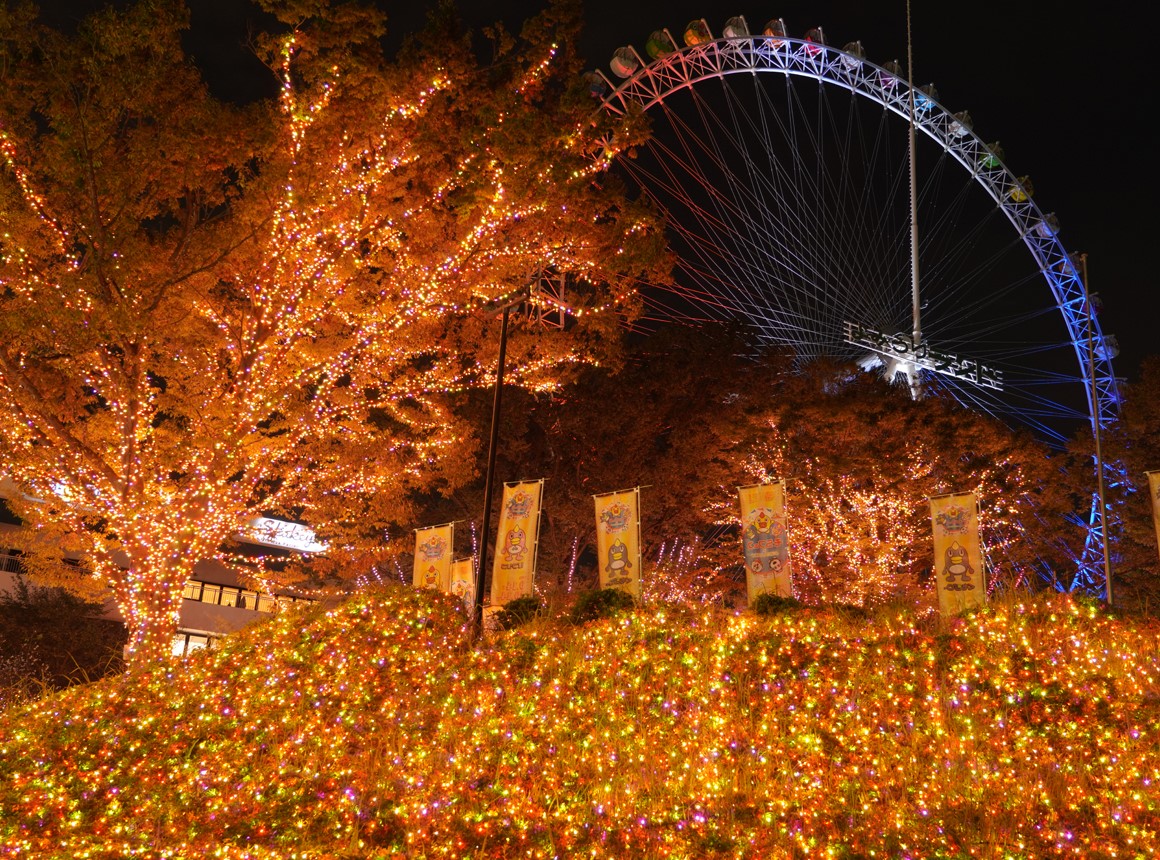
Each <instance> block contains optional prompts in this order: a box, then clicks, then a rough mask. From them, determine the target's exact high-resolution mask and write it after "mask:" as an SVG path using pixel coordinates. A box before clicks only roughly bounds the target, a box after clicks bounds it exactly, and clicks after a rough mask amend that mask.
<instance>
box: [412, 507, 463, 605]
mask: <svg viewBox="0 0 1160 860" xmlns="http://www.w3.org/2000/svg"><path fill="white" fill-rule="evenodd" d="M454 545H455V523H447V524H446V525H442V526H431V527H430V528H426V529H415V572H414V574H413V576H412V579H411V582H412V584H413V585H414V586H415V587H416V588H438V589H439V590H440V591H446V590H447V589H448V587H449V586H450V583H451V549H452V547H453V546H454Z"/></svg>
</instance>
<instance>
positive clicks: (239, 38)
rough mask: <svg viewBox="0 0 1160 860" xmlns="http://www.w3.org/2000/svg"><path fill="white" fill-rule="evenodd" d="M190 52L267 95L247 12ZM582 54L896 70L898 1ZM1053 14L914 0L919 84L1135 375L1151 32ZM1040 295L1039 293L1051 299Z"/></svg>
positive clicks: (596, 44) (1149, 290)
mask: <svg viewBox="0 0 1160 860" xmlns="http://www.w3.org/2000/svg"><path fill="white" fill-rule="evenodd" d="M380 3H381V5H382V7H383V8H384V10H385V11H386V13H387V16H388V28H389V30H390V33H391V35H390V41H391V42H392V43H397V41H398V40H399V39H401V38H402V36H403V35H404V34H406V33H408V32H411V31H413V30H415V29H416V28H418V27H420V26H421V25H422V23H423V21H424V18H425V15H426V10H427V9H428V8H430V6H431V5H433V4H432V2H428V0H410V2H398V0H380ZM43 5H44V6H45V8H46V9H47V10H49V11H50V13H51V14H52V16H53V17H54V18H57V19H67V18H68V17H69V16H75V15H76V14H77V13H79V12H81V11H83V10H86V9H92V8H94V7H97V6H100V5H101V3H100V2H99V0H48V2H46V3H44V4H43ZM540 5H541V4H540V3H539V2H535V0H460V8H461V9H462V10H463V14H464V17H465V19H466V20H467V21H468V22H469V23H471V24H473V25H483V24H486V23H489V22H491V21H494V20H497V19H498V20H503V21H505V23H507V24H508V25H509V26H510V27H511V28H512V29H515V30H518V27H519V23H520V22H521V21H522V20H523V19H524V18H525V17H527V15H528V14H530V13H531V12H533V11H535V10H536V9H537V8H539V6H540ZM190 6H191V9H192V14H193V24H194V30H193V33H192V35H191V40H190V45H191V47H192V48H193V50H194V52H195V54H196V55H197V57H198V59H199V61H200V62H201V63H202V65H203V66H204V67H205V68H206V71H207V76H208V77H209V79H210V83H211V86H213V87H214V89H215V90H219V91H221V90H223V89H228V90H230V91H232V92H235V93H252V94H253V95H257V94H260V93H262V92H264V91H265V92H268V91H269V89H268V88H270V87H271V85H272V82H271V81H270V79H269V76H268V72H266V70H265V69H264V68H263V67H262V66H261V65H260V64H259V63H257V61H256V59H254V58H253V57H252V55H250V54H249V52H248V50H247V48H246V44H245V43H246V34H247V30H248V29H252V28H253V27H255V26H257V25H258V24H259V22H260V20H261V18H260V15H259V14H258V13H257V12H256V11H255V10H254V9H253V7H252V6H251V4H250V3H248V2H247V0H190ZM585 8H586V19H587V21H588V25H587V29H586V31H585V33H584V35H583V37H582V41H581V45H580V48H581V51H582V53H583V54H584V55H585V56H587V57H588V58H589V60H590V64H591V65H592V66H594V67H595V66H600V67H601V68H607V60H608V58H609V57H610V56H611V54H612V52H613V50H615V49H616V48H617V47H619V46H620V45H623V44H627V43H632V44H633V45H635V46H636V47H637V48H638V50H641V51H642V53H643V45H644V41H645V39H646V38H647V36H648V34H649V33H650V32H651V31H652V30H654V29H657V28H659V27H668V28H669V30H670V31H671V32H673V33H674V34H675V35H678V37H679V34H680V33H681V32H682V31H683V29H684V25H685V24H686V23H687V22H688V21H689V20H690V19H694V18H701V17H704V18H705V19H706V21H707V23H708V24H709V26H710V28H711V29H712V30H713V32H714V33H715V34H718V33H719V32H720V28H721V25H722V23H723V22H724V20H725V19H726V18H727V17H729V16H731V15H744V16H745V17H746V19H747V20H748V22H749V24H750V28H751V29H752V30H758V29H760V27H761V25H762V24H764V22H765V21H766V20H768V19H769V18H772V17H780V18H782V19H784V20H785V22H786V24H787V26H788V29H789V35H791V36H798V37H800V36H802V35H803V34H804V33H805V31H806V30H807V29H808V28H810V27H815V26H819V25H820V26H822V27H823V28H824V30H825V34H826V38H827V41H828V42H829V43H830V44H832V45H838V46H841V45H843V44H845V43H847V42H849V41H852V40H854V39H858V40H861V42H862V43H863V45H864V47H865V49H866V56H867V59H869V60H871V61H873V62H877V63H882V62H885V61H887V60H890V59H895V58H897V59H900V60H902V61H903V62H905V58H906V2H905V0H890V2H853V0H814V2H801V0H787V2H780V3H777V4H773V5H766V4H758V3H753V2H752V0H737V2H732V1H730V2H729V3H727V4H726V5H722V4H719V3H714V2H711V0H664V2H658V0H639V2H632V0H586V3H585ZM1061 9H1062V7H1061V6H1060V5H1058V4H1048V3H1044V2H1026V0H1014V2H1009V3H1005V4H1003V3H986V4H984V3H965V2H959V3H948V2H945V0H912V8H911V20H912V25H913V35H914V65H915V79H916V80H917V81H919V82H921V83H927V82H933V83H934V84H935V85H936V87H937V88H938V93H939V100H940V101H941V102H942V104H943V105H944V106H946V107H947V108H948V109H950V110H951V111H958V110H963V109H966V110H968V111H970V114H971V116H972V117H973V118H974V122H975V131H976V133H977V134H978V135H979V136H980V137H981V138H983V139H984V140H988V141H991V140H999V141H1000V142H1001V143H1002V145H1003V148H1004V150H1005V153H1006V162H1007V164H1008V166H1009V167H1010V168H1011V170H1012V171H1013V172H1014V173H1015V174H1016V175H1020V176H1022V175H1028V176H1030V177H1031V179H1032V181H1033V183H1034V187H1035V200H1036V203H1037V204H1038V205H1039V207H1040V209H1042V210H1043V211H1044V212H1054V213H1056V215H1057V217H1058V218H1059V220H1060V222H1061V225H1062V230H1061V234H1060V236H1061V239H1062V241H1063V244H1064V245H1065V247H1066V248H1067V249H1068V250H1069V251H1071V252H1073V253H1086V254H1087V255H1088V270H1089V281H1090V288H1091V290H1092V291H1094V292H1097V293H1099V295H1100V297H1101V299H1102V302H1103V311H1102V312H1101V317H1100V319H1101V326H1102V328H1103V330H1104V332H1105V333H1111V334H1114V335H1116V336H1117V338H1118V339H1119V342H1120V346H1121V350H1122V352H1121V356H1120V358H1119V359H1117V361H1116V362H1115V366H1116V370H1117V373H1118V374H1119V375H1120V376H1122V377H1127V378H1129V379H1131V378H1133V377H1135V376H1136V375H1137V371H1138V368H1139V364H1140V361H1141V359H1142V358H1143V357H1144V356H1145V355H1150V354H1156V353H1160V343H1158V342H1157V339H1156V337H1155V335H1154V334H1153V333H1152V332H1153V331H1154V329H1155V328H1156V323H1155V322H1154V321H1155V320H1156V319H1157V318H1158V317H1160V278H1158V277H1157V276H1156V275H1155V274H1154V271H1153V270H1152V268H1151V266H1150V263H1149V261H1150V260H1151V254H1152V253H1153V245H1154V243H1156V242H1157V237H1156V236H1155V235H1154V233H1153V230H1154V227H1155V225H1156V223H1157V220H1158V219H1157V218H1156V216H1155V214H1154V210H1155V208H1156V206H1157V200H1158V197H1160V181H1158V178H1160V169H1158V168H1157V159H1156V156H1155V155H1154V150H1155V144H1154V142H1153V140H1152V137H1153V135H1152V133H1150V132H1147V131H1146V128H1147V126H1149V125H1151V124H1152V123H1153V122H1154V121H1155V119H1154V117H1153V116H1152V114H1153V113H1154V111H1155V108H1156V107H1157V104H1156V102H1157V100H1156V95H1155V92H1156V90H1155V86H1156V83H1157V77H1158V75H1157V72H1156V70H1155V65H1154V62H1153V54H1154V52H1153V51H1152V50H1151V48H1150V47H1149V46H1147V45H1146V44H1145V40H1146V39H1150V38H1151V32H1150V31H1149V29H1148V27H1147V26H1146V22H1144V21H1143V20H1141V18H1140V15H1139V12H1138V11H1136V9H1135V8H1129V4H1128V3H1127V2H1126V0H1113V2H1110V3H1108V2H1105V3H1103V4H1100V5H1099V6H1098V7H1089V8H1087V9H1085V11H1084V14H1083V15H1082V16H1081V15H1075V14H1063V13H1062V12H1061V11H1060V10H1061ZM1045 289H1046V287H1045Z"/></svg>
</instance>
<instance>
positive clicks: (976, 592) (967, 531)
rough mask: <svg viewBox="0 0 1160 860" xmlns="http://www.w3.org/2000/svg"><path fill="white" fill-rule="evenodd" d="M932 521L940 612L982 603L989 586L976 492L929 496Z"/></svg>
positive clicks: (950, 611)
mask: <svg viewBox="0 0 1160 860" xmlns="http://www.w3.org/2000/svg"><path fill="white" fill-rule="evenodd" d="M930 521H931V528H932V530H933V531H934V574H935V577H934V578H935V582H936V584H937V588H938V608H939V612H941V613H942V614H943V615H954V614H956V613H958V612H962V611H963V610H964V609H969V608H971V607H973V606H982V605H983V603H984V602H986V599H987V590H986V581H985V580H984V578H983V554H982V551H981V546H980V544H979V505H978V502H976V501H975V494H974V493H963V494H960V495H947V496H934V497H933V498H931V500H930Z"/></svg>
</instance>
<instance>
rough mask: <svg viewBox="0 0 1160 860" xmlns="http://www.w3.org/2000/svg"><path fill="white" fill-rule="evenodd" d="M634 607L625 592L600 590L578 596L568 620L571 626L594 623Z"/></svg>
mask: <svg viewBox="0 0 1160 860" xmlns="http://www.w3.org/2000/svg"><path fill="white" fill-rule="evenodd" d="M635 606H636V601H635V600H634V599H633V597H632V595H631V594H629V593H628V592H627V591H621V590H620V589H619V588H601V589H600V590H598V591H589V592H587V593H586V594H582V595H580V599H579V600H577V601H576V605H575V606H573V607H572V613H571V614H570V615H569V619H570V620H571V621H572V623H573V624H583V623H584V622H585V621H595V620H596V619H597V618H612V617H614V616H616V615H619V614H620V613H621V612H628V611H630V610H632V609H633V608H634V607H635Z"/></svg>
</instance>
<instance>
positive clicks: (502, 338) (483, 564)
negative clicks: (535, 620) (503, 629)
mask: <svg viewBox="0 0 1160 860" xmlns="http://www.w3.org/2000/svg"><path fill="white" fill-rule="evenodd" d="M528 294H529V293H528V288H525V289H523V290H521V291H520V294H519V296H518V297H516V298H515V299H512V300H510V301H508V302H507V303H506V304H504V306H503V320H502V321H501V323H500V327H499V360H498V361H497V363H496V371H495V398H494V399H493V400H492V404H491V437H490V439H489V441H488V444H487V470H486V472H485V474H484V478H483V482H484V483H483V535H482V537H481V539H480V540H481V542H480V547H479V566H478V567H477V568H476V570H475V609H474V612H473V617H474V620H475V635H476V637H479V636H481V635H482V634H483V577H484V571H486V570H487V541H488V536H489V535H490V534H491V485H492V483H493V480H492V478H493V476H494V474H495V453H496V447H497V443H498V442H499V410H500V403H501V401H502V398H503V370H504V360H505V358H506V357H507V332H508V317H509V316H510V315H511V311H512V308H514V307H515V306H516V305H519V304H522V303H523V302H525V301H527V299H528Z"/></svg>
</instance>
